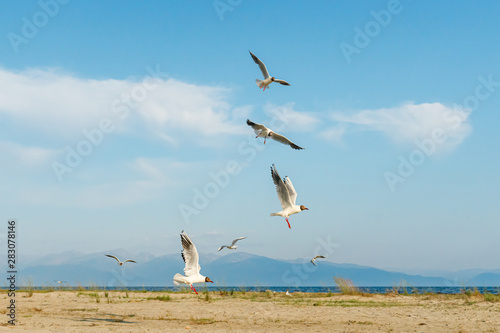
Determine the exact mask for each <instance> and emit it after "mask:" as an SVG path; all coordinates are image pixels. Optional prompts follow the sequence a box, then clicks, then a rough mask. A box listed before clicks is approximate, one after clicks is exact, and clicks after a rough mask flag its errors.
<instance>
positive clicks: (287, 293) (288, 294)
mask: <svg viewBox="0 0 500 333" xmlns="http://www.w3.org/2000/svg"><path fill="white" fill-rule="evenodd" d="M285 295H287V296H290V297H292V294H290V293H289V292H288V289H287V290H286V294H285Z"/></svg>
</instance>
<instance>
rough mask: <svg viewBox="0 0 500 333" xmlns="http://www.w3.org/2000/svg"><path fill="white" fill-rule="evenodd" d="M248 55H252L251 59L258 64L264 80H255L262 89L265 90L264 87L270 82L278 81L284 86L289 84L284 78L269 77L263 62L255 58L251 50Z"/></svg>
mask: <svg viewBox="0 0 500 333" xmlns="http://www.w3.org/2000/svg"><path fill="white" fill-rule="evenodd" d="M248 52H250V51H248ZM250 55H251V56H252V59H253V61H255V63H256V64H257V65H259V68H260V71H261V72H262V75H264V80H259V79H256V80H255V82H256V83H257V86H259V88H263V90H262V91H265V90H266V88H268V87H269V85H270V84H271V83H272V82H278V83H281V84H282V85H284V86H289V85H290V83H288V82H286V81H285V80H279V79H275V78H274V76H273V77H271V76H270V75H269V72H268V71H267V68H266V65H264V63H263V62H262V61H260V59H259V58H257V57H256V56H255V55H254V54H253V53H252V52H250Z"/></svg>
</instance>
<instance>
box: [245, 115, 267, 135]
mask: <svg viewBox="0 0 500 333" xmlns="http://www.w3.org/2000/svg"><path fill="white" fill-rule="evenodd" d="M247 125H248V126H250V127H252V128H253V130H254V132H255V134H260V132H262V131H265V130H267V127H266V126H264V125H261V124H256V123H254V122H253V121H250V119H247Z"/></svg>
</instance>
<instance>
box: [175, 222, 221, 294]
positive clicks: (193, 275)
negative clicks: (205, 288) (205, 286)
mask: <svg viewBox="0 0 500 333" xmlns="http://www.w3.org/2000/svg"><path fill="white" fill-rule="evenodd" d="M181 243H182V247H183V250H182V252H181V255H182V260H184V263H185V265H186V266H185V267H184V274H186V276H184V275H182V274H179V273H177V274H175V275H174V284H175V285H176V286H178V285H179V284H181V283H184V284H188V285H190V286H191V289H192V290H193V291H194V292H195V293H196V295H198V292H197V291H196V289H195V288H194V287H193V283H202V282H212V283H214V282H213V281H212V280H210V278H209V277H205V276H203V275H201V274H200V270H201V267H200V264H199V263H198V259H199V256H198V251H197V250H196V246H194V244H193V242H192V241H191V239H189V236H188V235H187V234H186V233H185V232H184V230H182V233H181Z"/></svg>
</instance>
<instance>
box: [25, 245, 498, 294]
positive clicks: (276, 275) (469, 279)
mask: <svg viewBox="0 0 500 333" xmlns="http://www.w3.org/2000/svg"><path fill="white" fill-rule="evenodd" d="M105 253H109V254H113V255H116V256H117V257H118V258H120V259H122V260H125V259H129V258H133V259H134V260H136V261H137V264H134V263H126V264H124V265H123V266H121V267H120V266H118V263H117V262H116V261H115V260H114V259H112V258H107V257H105V256H104V254H105ZM20 263H21V265H20V267H19V268H18V272H19V274H18V279H19V280H20V282H21V283H20V284H18V285H26V284H28V283H31V284H32V285H34V286H50V285H52V286H54V285H57V282H56V281H64V282H65V283H68V284H69V285H71V286H77V285H79V284H80V285H82V286H89V285H98V286H109V287H117V286H160V287H161V286H172V285H173V282H172V277H173V276H174V274H175V273H182V269H183V268H184V262H183V261H182V259H181V256H180V254H171V255H164V256H154V255H153V254H151V253H146V252H141V253H139V254H136V255H131V254H130V253H128V252H127V251H125V250H120V249H119V250H111V251H108V252H98V253H92V254H83V253H80V252H74V251H67V252H63V253H59V254H50V255H46V256H42V257H35V256H26V257H21V258H20ZM316 263H317V266H314V265H312V264H311V263H310V262H309V259H297V260H293V261H286V260H277V259H271V258H267V257H263V256H257V255H253V254H249V253H245V252H240V251H231V252H229V251H228V252H227V254H226V255H224V256H222V257H221V256H218V255H214V254H210V255H207V254H200V265H201V266H202V271H201V272H202V274H203V275H206V276H208V277H210V278H211V279H212V280H213V281H215V285H219V286H294V287H304V286H335V282H334V280H333V277H342V278H344V279H348V280H351V281H352V282H353V283H354V285H356V286H359V287H361V286H366V287H372V286H381V287H384V286H387V287H393V286H400V285H407V286H415V287H436V286H477V287H480V286H500V269H498V270H480V269H478V270H464V271H459V272H441V274H440V275H441V276H422V275H412V274H404V273H398V272H392V271H386V270H382V269H377V268H373V267H368V266H359V265H355V264H336V263H332V262H329V261H326V260H318V261H317V262H316ZM432 275H435V274H432Z"/></svg>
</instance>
